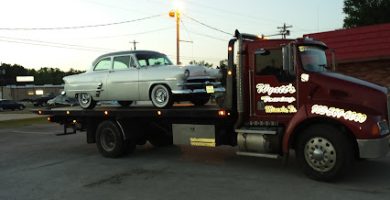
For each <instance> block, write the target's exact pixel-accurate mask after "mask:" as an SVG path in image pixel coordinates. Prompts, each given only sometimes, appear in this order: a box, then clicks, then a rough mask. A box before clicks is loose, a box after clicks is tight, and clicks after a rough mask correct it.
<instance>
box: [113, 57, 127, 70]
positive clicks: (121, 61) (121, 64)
mask: <svg viewBox="0 0 390 200" xmlns="http://www.w3.org/2000/svg"><path fill="white" fill-rule="evenodd" d="M129 63H130V56H117V57H114V70H123V69H128V68H129Z"/></svg>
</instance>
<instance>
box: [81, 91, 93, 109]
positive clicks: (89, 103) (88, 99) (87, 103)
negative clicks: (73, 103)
mask: <svg viewBox="0 0 390 200" xmlns="http://www.w3.org/2000/svg"><path fill="white" fill-rule="evenodd" d="M77 99H78V101H79V104H80V106H81V107H82V108H84V109H92V108H94V107H95V106H96V101H95V100H93V98H92V96H91V95H90V94H87V93H81V94H78V95H77Z"/></svg>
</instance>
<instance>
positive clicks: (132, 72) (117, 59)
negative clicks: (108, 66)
mask: <svg viewBox="0 0 390 200" xmlns="http://www.w3.org/2000/svg"><path fill="white" fill-rule="evenodd" d="M107 89H108V95H109V99H110V100H118V101H129V100H130V101H135V100H139V88H138V68H137V66H136V64H135V62H134V58H133V57H132V56H131V55H118V56H114V57H113V68H112V70H110V72H109V74H108V77H107Z"/></svg>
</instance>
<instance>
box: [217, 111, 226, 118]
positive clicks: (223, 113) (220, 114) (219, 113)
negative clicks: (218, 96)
mask: <svg viewBox="0 0 390 200" xmlns="http://www.w3.org/2000/svg"><path fill="white" fill-rule="evenodd" d="M218 115H219V116H221V117H224V116H226V111H224V110H220V111H218Z"/></svg>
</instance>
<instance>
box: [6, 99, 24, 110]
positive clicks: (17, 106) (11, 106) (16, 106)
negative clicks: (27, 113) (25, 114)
mask: <svg viewBox="0 0 390 200" xmlns="http://www.w3.org/2000/svg"><path fill="white" fill-rule="evenodd" d="M24 108H26V107H25V106H24V105H23V104H21V103H18V102H16V101H12V100H6V99H1V100H0V111H2V110H23V109H24Z"/></svg>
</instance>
